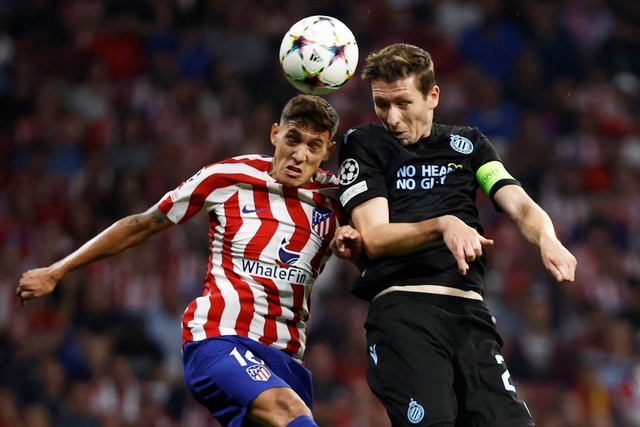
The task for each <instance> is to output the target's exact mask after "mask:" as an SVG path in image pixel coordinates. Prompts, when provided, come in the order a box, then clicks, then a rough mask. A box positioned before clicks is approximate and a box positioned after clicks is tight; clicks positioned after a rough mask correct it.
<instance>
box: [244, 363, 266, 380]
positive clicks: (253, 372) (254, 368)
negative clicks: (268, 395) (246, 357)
mask: <svg viewBox="0 0 640 427" xmlns="http://www.w3.org/2000/svg"><path fill="white" fill-rule="evenodd" d="M247 374H249V376H250V377H251V379H252V380H254V381H266V380H268V379H269V378H271V372H270V371H269V370H268V369H267V368H266V367H265V366H263V365H251V366H249V367H248V368H247Z"/></svg>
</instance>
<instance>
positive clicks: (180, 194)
mask: <svg viewBox="0 0 640 427" xmlns="http://www.w3.org/2000/svg"><path fill="white" fill-rule="evenodd" d="M218 167H219V166H217V165H216V164H213V165H209V166H205V167H204V168H202V169H200V170H199V171H198V172H197V173H196V174H195V175H193V176H192V177H190V178H189V179H187V180H186V181H184V182H183V183H182V184H180V185H179V186H178V187H177V188H176V189H174V190H173V191H170V192H168V193H167V194H165V195H164V196H163V197H162V198H161V199H160V201H159V202H158V209H160V211H161V212H162V213H164V214H165V215H166V216H167V218H169V220H171V221H172V222H173V223H175V224H182V223H184V222H185V221H187V220H189V219H190V218H192V217H193V216H195V215H196V214H198V213H199V212H201V211H203V210H204V211H206V212H208V211H210V210H212V209H213V208H214V205H215V198H212V197H210V196H211V195H212V194H213V193H214V190H216V189H217V188H220V187H221V186H222V185H223V184H222V182H221V175H220V174H219V173H216V172H217V168H218Z"/></svg>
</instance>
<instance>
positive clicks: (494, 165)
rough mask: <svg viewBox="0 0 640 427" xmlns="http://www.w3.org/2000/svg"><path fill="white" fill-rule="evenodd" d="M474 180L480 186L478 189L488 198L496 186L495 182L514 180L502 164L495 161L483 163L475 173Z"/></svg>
mask: <svg viewBox="0 0 640 427" xmlns="http://www.w3.org/2000/svg"><path fill="white" fill-rule="evenodd" d="M476 179H477V180H478V183H479V184H480V188H482V191H484V193H485V194H486V195H487V196H489V195H491V189H492V188H493V186H494V185H495V184H496V182H498V181H500V180H503V179H515V178H514V177H512V176H511V174H510V173H509V172H507V170H506V169H505V167H504V165H503V164H502V162H499V161H497V160H493V161H491V162H489V163H485V164H484V165H482V166H480V168H478V170H477V171H476Z"/></svg>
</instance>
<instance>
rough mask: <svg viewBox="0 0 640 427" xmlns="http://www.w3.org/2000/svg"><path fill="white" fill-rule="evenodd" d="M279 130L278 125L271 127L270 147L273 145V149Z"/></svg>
mask: <svg viewBox="0 0 640 427" xmlns="http://www.w3.org/2000/svg"><path fill="white" fill-rule="evenodd" d="M279 130H280V126H279V125H278V123H274V124H272V125H271V135H270V139H271V145H273V146H274V147H275V145H276V141H277V136H278V131H279Z"/></svg>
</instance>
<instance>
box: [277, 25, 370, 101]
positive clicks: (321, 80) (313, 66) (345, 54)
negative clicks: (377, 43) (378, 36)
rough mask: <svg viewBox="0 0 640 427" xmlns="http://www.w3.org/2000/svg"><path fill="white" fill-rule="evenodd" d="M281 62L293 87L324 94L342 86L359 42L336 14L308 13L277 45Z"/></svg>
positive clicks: (350, 71)
mask: <svg viewBox="0 0 640 427" xmlns="http://www.w3.org/2000/svg"><path fill="white" fill-rule="evenodd" d="M280 65H281V66H282V69H283V71H284V75H285V77H286V78H287V80H288V81H289V83H291V84H292V85H293V86H294V87H295V88H296V89H298V90H299V91H301V92H304V93H309V94H313V95H326V94H328V93H331V92H334V91H336V90H338V89H339V88H340V87H342V86H343V85H344V84H345V83H346V82H347V81H348V80H349V79H350V78H351V76H353V73H354V72H355V71H356V66H357V65H358V44H357V43H356V39H355V37H354V36H353V33H352V32H351V30H350V29H349V27H347V26H346V25H345V24H343V23H342V22H341V21H339V20H337V19H336V18H332V17H330V16H324V15H315V16H309V17H307V18H304V19H301V20H300V21H298V22H296V23H295V24H293V26H292V27H291V28H290V29H289V31H287V33H286V34H285V35H284V38H283V39H282V44H281V45H280Z"/></svg>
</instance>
